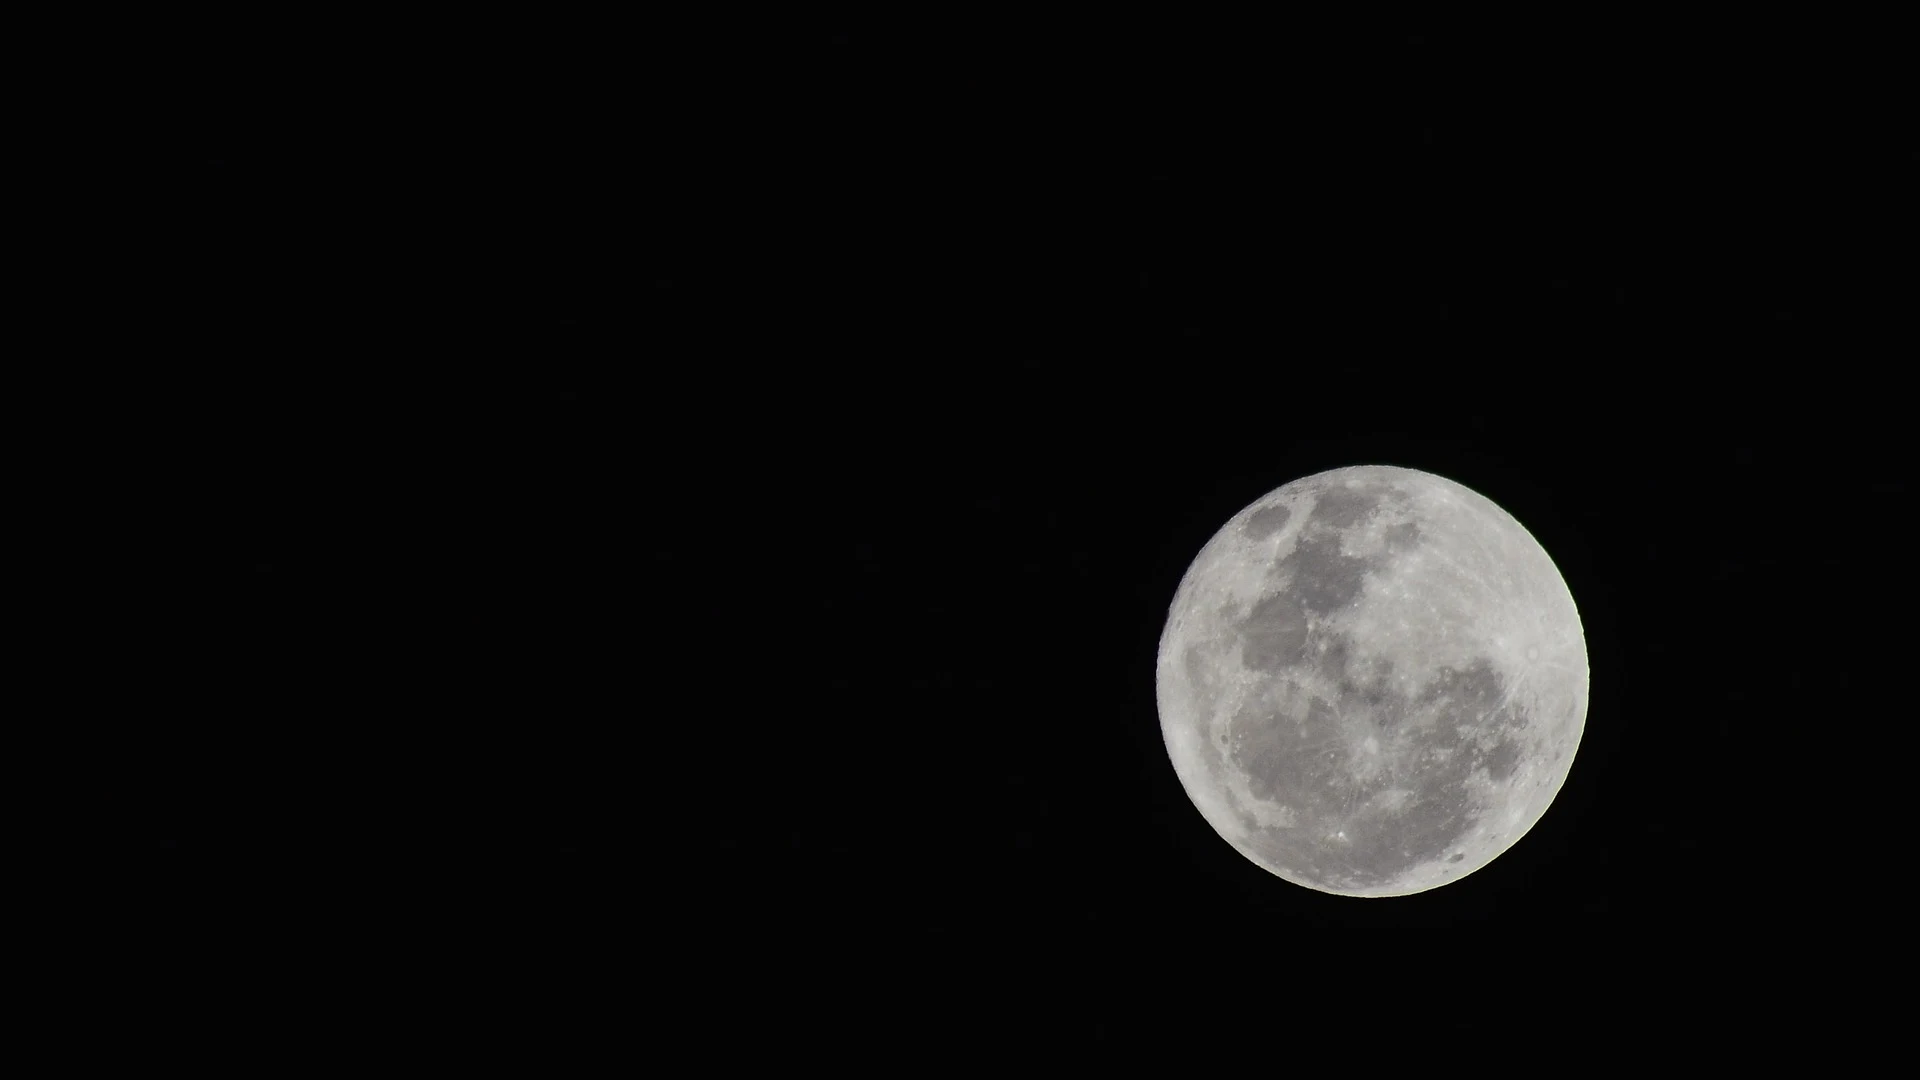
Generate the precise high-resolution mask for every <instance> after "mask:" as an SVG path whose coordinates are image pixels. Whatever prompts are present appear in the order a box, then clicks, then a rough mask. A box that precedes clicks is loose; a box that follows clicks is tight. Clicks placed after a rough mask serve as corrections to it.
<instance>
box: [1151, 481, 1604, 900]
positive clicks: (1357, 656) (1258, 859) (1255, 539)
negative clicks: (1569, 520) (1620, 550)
mask: <svg viewBox="0 0 1920 1080" xmlns="http://www.w3.org/2000/svg"><path fill="white" fill-rule="evenodd" d="M1157 691H1158V698H1159V709H1160V728H1161V733H1162V734H1163V735H1164V736H1165V739H1166V745H1167V754H1168V756H1169V757H1170V758H1171V759H1172V762H1173V767H1174V771H1175V772H1176V773H1177V774H1178V775H1179V777H1180V783H1181V785H1182V786H1184V787H1185V788H1186V792H1187V795H1188V797H1189V798H1191V799H1192V800H1193V804H1194V806H1195V807H1197V808H1198V809H1199V811H1200V813H1201V815H1202V816H1203V817H1205V818H1206V820H1207V822H1208V824H1210V825H1212V826H1213V828H1214V831H1216V832H1218V833H1219V834H1220V836H1221V837H1222V838H1223V839H1225V840H1226V841H1227V843H1229V844H1231V845H1233V847H1234V849H1235V850H1236V851H1238V852H1240V854H1242V855H1244V856H1246V857H1247V858H1248V859H1250V860H1252V861H1253V862H1254V863H1256V864H1257V865H1259V866H1261V867H1263V868H1265V869H1266V870H1268V871H1271V872H1272V873H1274V874H1276V875H1278V876H1280V877H1281V878H1284V879H1286V880H1287V881H1291V882H1293V883H1295V884H1297V885H1303V886H1306V887H1307V888H1310V889H1317V890H1319V891H1321V892H1327V893H1334V894H1337V895H1341V896H1405V895H1408V894H1411V893H1418V892H1425V891H1427V890H1429V889H1433V888H1436V887H1438V886H1441V885H1446V884H1448V883H1450V882H1455V881H1459V880H1460V879H1461V878H1464V877H1466V876H1467V875H1468V874H1471V873H1473V872H1474V871H1475V870H1478V869H1480V868H1481V867H1483V866H1486V865H1487V864H1488V863H1490V862H1492V861H1493V860H1494V859H1495V858H1498V857H1499V856H1500V854H1501V853H1502V852H1504V851H1506V850H1507V849H1508V848H1510V847H1511V846H1513V844H1514V843H1515V842H1516V841H1518V840H1519V839H1520V838H1521V837H1522V836H1524V835H1525V834H1526V832H1527V830H1529V829H1531V828H1532V827H1533V825H1534V823H1535V822H1537V821H1539V820H1540V817H1541V815H1543V814H1545V813H1546V811H1547V807H1548V806H1549V805H1550V804H1551V803H1552V802H1553V799H1554V796H1555V795H1556V794H1558V792H1559V791H1560V787H1561V784H1562V783H1564V782H1565V780H1566V778H1567V771H1568V769H1569V767H1570V766H1571V765H1572V764H1573V757H1574V752H1575V750H1576V749H1577V748H1578V747H1579V745H1580V735H1581V732H1582V730H1583V729H1584V728H1585V725H1586V715H1587V651H1586V641H1585V638H1584V636H1583V634H1582V632H1581V629H1580V615H1579V612H1578V611H1576V610H1575V608H1574V603H1573V596H1572V594H1571V593H1569V592H1568V590H1567V585H1566V582H1565V581H1563V580H1562V579H1561V577H1560V572H1559V570H1558V569H1557V568H1555V566H1554V564H1553V560H1552V559H1551V558H1549V557H1548V555H1547V553H1546V551H1545V550H1544V549H1542V548H1541V546H1540V544H1539V542H1538V541H1536V540H1534V538H1533V536H1532V535H1531V534H1530V533H1528V532H1527V530H1526V529H1525V528H1524V527H1522V526H1521V524H1520V523H1519V522H1517V521H1515V520H1514V519H1513V518H1512V517H1511V516H1510V515H1509V514H1507V513H1506V511H1504V510H1502V509H1500V508H1499V507H1498V506H1495V505H1494V504H1493V503H1492V502H1491V501H1489V500H1488V499H1486V498H1485V497H1484V496H1481V495H1479V494H1476V493H1475V492H1473V491H1470V490H1468V489H1467V488H1464V487H1462V486H1460V485H1459V484H1457V483H1454V482H1453V481H1451V480H1446V479H1443V478H1441V477H1438V476H1434V475H1432V474H1430V473H1424V472H1418V471H1415V470H1412V469H1402V468H1394V467H1388V466H1371V465H1370V466H1357V467H1353V468H1345V469H1335V470H1333V471H1331V472H1324V473H1319V474H1317V475H1314V476H1309V477H1306V478H1305V479H1302V480H1296V481H1294V482H1293V483H1290V484H1287V485H1286V486H1284V487H1282V488H1280V489H1278V490H1277V491H1274V492H1272V493H1270V494H1268V495H1267V496H1265V497H1264V498H1262V499H1259V500H1258V501H1256V502H1255V503H1253V505H1251V506H1248V507H1247V508H1246V509H1244V510H1242V511H1241V512H1240V513H1239V514H1237V515H1235V516H1234V518H1233V519H1232V520H1231V521H1229V522H1227V523H1226V525H1225V526H1223V527H1222V528H1221V529H1220V531H1219V532H1217V533H1215V534H1214V536H1213V538H1212V539H1211V540H1209V541H1208V542H1207V545H1206V546H1205V547H1204V548H1202V549H1201V551H1200V554H1199V555H1198V556H1196V557H1195V559H1194V561H1193V565H1192V566H1190V567H1189V568H1188V569H1187V573H1186V576H1185V577H1184V578H1182V579H1181V582H1180V587H1179V590H1178V592H1177V593H1176V594H1175V596H1174V599H1173V604H1172V607H1171V609H1170V611H1169V613H1168V618H1167V625H1166V628H1165V630H1164V631H1163V633H1162V634H1161V638H1160V651H1159V669H1158V673H1157Z"/></svg>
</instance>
